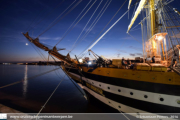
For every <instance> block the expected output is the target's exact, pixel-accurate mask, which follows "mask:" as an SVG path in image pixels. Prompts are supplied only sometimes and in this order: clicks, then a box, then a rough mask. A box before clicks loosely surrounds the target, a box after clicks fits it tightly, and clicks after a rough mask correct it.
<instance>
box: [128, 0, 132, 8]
mask: <svg viewBox="0 0 180 120" xmlns="http://www.w3.org/2000/svg"><path fill="white" fill-rule="evenodd" d="M131 2H132V0H129V5H128V9H129V8H130V6H131Z"/></svg>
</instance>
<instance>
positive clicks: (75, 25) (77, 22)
mask: <svg viewBox="0 0 180 120" xmlns="http://www.w3.org/2000/svg"><path fill="white" fill-rule="evenodd" d="M96 1H97V0H95V1H94V3H95V2H96ZM94 3H93V4H92V5H91V6H90V7H89V9H88V10H87V11H86V12H85V13H84V15H83V16H82V17H81V18H80V19H79V21H77V22H76V24H75V25H74V26H73V27H72V28H71V30H72V29H73V28H74V27H75V26H76V25H77V24H78V23H79V22H80V20H81V19H82V18H83V17H84V16H85V15H86V13H87V12H88V11H89V10H90V9H91V7H92V6H93V5H94ZM71 30H70V31H71ZM70 31H69V32H70ZM69 32H68V33H67V34H69ZM67 34H66V35H67ZM66 35H65V36H64V37H63V38H61V39H60V40H59V41H58V42H57V44H59V42H61V41H62V40H63V39H64V38H65V37H66ZM57 44H56V45H57ZM56 45H55V46H56Z"/></svg>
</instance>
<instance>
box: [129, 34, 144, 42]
mask: <svg viewBox="0 0 180 120" xmlns="http://www.w3.org/2000/svg"><path fill="white" fill-rule="evenodd" d="M127 34H128V35H130V36H131V37H132V38H134V40H136V41H137V42H139V40H138V39H136V38H135V37H133V36H132V35H131V34H129V33H127ZM139 43H140V44H141V42H139Z"/></svg>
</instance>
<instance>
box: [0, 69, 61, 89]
mask: <svg viewBox="0 0 180 120" xmlns="http://www.w3.org/2000/svg"><path fill="white" fill-rule="evenodd" d="M57 69H59V68H56V69H53V70H50V71H47V72H44V73H41V74H38V75H35V76H32V77H30V78H27V80H30V79H33V78H36V77H38V76H41V75H44V74H47V73H49V72H52V71H54V70H57ZM21 82H24V79H23V80H20V81H17V82H14V83H10V84H8V85H4V86H2V87H0V89H2V88H5V87H8V86H12V85H15V84H18V83H21Z"/></svg>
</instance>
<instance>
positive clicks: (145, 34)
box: [23, 0, 180, 113]
mask: <svg viewBox="0 0 180 120" xmlns="http://www.w3.org/2000/svg"><path fill="white" fill-rule="evenodd" d="M102 1H103V0H101V1H100V2H99V4H98V6H97V7H96V8H95V10H94V12H93V13H92V15H91V17H90V19H89V20H88V21H87V24H86V25H85V27H84V28H83V30H82V31H81V33H80V35H79V36H78V38H77V39H76V40H75V43H74V44H73V47H72V49H71V50H70V51H69V52H68V54H67V55H62V54H61V53H59V52H58V50H63V49H58V48H57V47H56V46H57V44H59V43H60V42H61V41H62V40H63V39H64V37H66V36H67V35H68V34H69V33H70V31H71V30H72V29H73V28H74V27H75V26H76V25H77V24H78V23H79V22H80V21H81V20H82V18H83V17H84V16H85V15H86V14H87V13H88V11H89V10H90V9H91V8H92V7H93V5H94V4H95V3H96V2H97V0H95V1H93V2H92V1H91V0H90V1H89V2H88V3H87V4H86V6H85V7H84V8H83V10H82V11H81V12H80V14H79V15H78V16H77V17H76V19H75V20H74V21H73V23H72V24H71V25H70V27H69V28H68V29H67V31H66V32H65V33H64V35H63V37H62V38H61V39H60V40H59V41H58V42H57V44H56V45H55V46H54V47H53V48H49V47H48V46H47V45H44V44H42V43H41V42H40V40H39V38H38V37H37V38H35V39H33V38H32V37H30V36H29V34H28V32H26V33H23V35H24V36H25V37H26V38H27V39H28V41H30V42H31V43H32V44H33V45H35V46H36V47H38V48H40V49H42V50H44V51H47V52H48V54H49V55H51V56H54V57H56V58H57V59H59V60H60V61H63V62H64V63H65V64H62V65H61V66H62V69H63V70H64V71H65V72H66V73H67V75H68V76H69V77H71V78H72V79H73V80H75V81H76V82H77V83H78V84H79V85H80V86H81V88H82V89H84V90H85V91H86V92H88V93H89V94H91V95H93V96H94V97H95V98H97V99H98V100H100V101H102V102H103V103H105V104H107V105H109V106H111V107H113V108H115V109H117V110H118V111H120V112H126V113H177V112H180V106H179V104H180V91H179V90H180V89H179V88H180V68H179V66H180V64H179V60H180V59H179V57H180V38H179V37H178V34H179V33H180V12H179V11H178V9H176V8H173V7H172V6H170V3H171V2H173V1H172V0H140V1H139V0H138V1H132V0H129V4H128V9H127V10H126V11H125V12H124V13H123V14H122V15H121V16H119V18H118V19H117V20H116V21H115V22H114V23H113V24H112V25H111V26H110V27H109V28H108V29H107V30H106V31H105V32H104V33H103V34H101V33H102V32H103V31H104V30H105V29H106V27H107V26H108V25H109V24H110V22H111V21H112V19H114V18H115V16H116V15H117V13H118V12H119V11H120V10H121V8H122V7H123V6H124V4H125V3H126V1H127V0H125V2H124V3H123V4H122V5H120V8H119V9H118V11H117V12H116V13H115V14H114V16H113V17H112V18H111V19H110V21H109V22H108V23H107V24H106V26H105V27H104V28H103V29H102V31H100V33H99V34H98V35H97V36H96V37H95V39H94V40H93V42H92V43H91V44H90V45H89V46H88V47H87V48H86V49H85V50H84V51H82V52H81V54H80V55H79V56H78V57H77V56H75V58H74V59H73V58H71V57H70V53H72V50H73V49H74V48H75V47H77V45H78V44H79V43H80V42H81V41H82V40H83V39H84V38H85V37H86V36H87V35H88V34H89V31H91V30H92V29H93V27H94V26H95V25H96V23H97V22H98V21H99V19H100V18H101V16H102V15H103V14H104V12H105V11H106V9H107V8H108V6H109V5H110V3H111V0H107V1H106V2H105V3H104V5H103V7H102V9H101V10H100V12H99V14H98V15H97V16H96V18H95V19H94V21H93V22H92V24H91V25H90V27H89V28H87V25H88V24H89V21H90V20H91V18H93V16H94V14H95V13H96V12H97V9H98V8H99V6H100V5H102ZM81 2H82V0H79V1H77V2H73V3H72V4H71V5H70V6H69V7H68V8H69V10H68V8H67V9H65V10H64V11H63V12H62V13H61V14H60V16H58V17H57V19H55V20H54V21H53V22H52V23H51V24H50V25H49V26H48V27H47V28H46V29H45V30H44V31H43V32H42V33H41V34H40V35H39V36H41V35H42V34H44V33H45V32H47V31H48V30H49V29H50V28H51V27H52V26H54V25H56V24H57V23H58V22H59V21H61V20H62V19H63V18H64V17H66V16H67V15H68V14H69V13H70V12H72V11H73V10H74V9H75V8H76V7H77V6H78V5H79V4H80V3H81ZM132 2H134V4H132ZM88 6H89V8H88V9H87V10H86V11H85V9H86V8H87V7H88ZM134 6H137V7H135V9H136V10H135V12H134V15H133V17H132V19H131V21H130V24H129V26H128V29H127V33H130V32H131V30H132V26H133V25H134V23H135V21H137V18H138V16H140V15H141V17H142V19H141V21H140V23H139V24H138V25H140V26H141V32H142V48H143V62H141V63H140V61H138V62H139V63H137V62H136V61H135V62H134V63H130V61H127V62H128V63H127V62H126V61H125V60H124V59H112V60H107V59H106V58H105V57H103V56H99V55H97V54H96V53H95V52H93V51H92V50H91V49H92V48H93V47H94V46H95V45H96V44H97V43H98V42H99V41H100V40H101V39H102V38H103V36H105V35H106V34H107V33H108V32H109V31H110V30H111V29H112V28H113V27H114V26H115V25H117V23H118V22H119V21H120V20H121V19H122V18H123V17H124V16H125V15H126V14H127V13H128V12H129V10H130V9H131V8H132V7H134ZM83 11H84V14H82V13H83ZM80 16H81V17H80ZM85 29H88V30H87V31H86V32H85V33H84V35H82V33H83V31H84V30H85ZM76 43H77V44H76ZM88 52H91V53H90V54H89V55H90V56H91V54H92V55H93V56H94V57H95V58H96V60H94V61H90V60H89V59H88V58H87V59H86V58H85V59H84V58H83V57H84V56H85V55H86V54H87V53H88ZM132 101H133V102H132ZM152 108H155V109H152Z"/></svg>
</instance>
